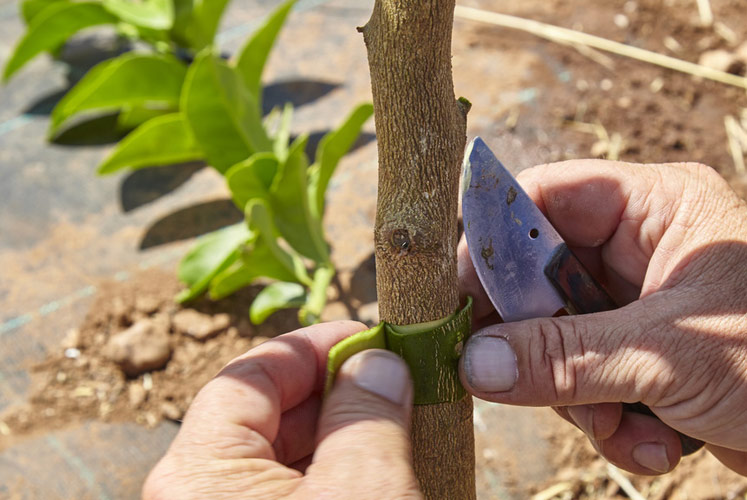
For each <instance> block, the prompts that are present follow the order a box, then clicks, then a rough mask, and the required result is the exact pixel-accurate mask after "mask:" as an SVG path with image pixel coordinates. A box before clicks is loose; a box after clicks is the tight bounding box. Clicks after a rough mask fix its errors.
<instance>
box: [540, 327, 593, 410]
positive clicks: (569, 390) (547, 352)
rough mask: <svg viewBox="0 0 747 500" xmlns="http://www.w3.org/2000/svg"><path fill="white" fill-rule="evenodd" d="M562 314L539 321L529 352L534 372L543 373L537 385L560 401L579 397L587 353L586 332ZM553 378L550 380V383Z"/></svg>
mask: <svg viewBox="0 0 747 500" xmlns="http://www.w3.org/2000/svg"><path fill="white" fill-rule="evenodd" d="M564 323H565V322H564V321H563V320H562V318H555V319H548V320H545V321H540V322H538V323H537V331H536V334H535V335H532V339H533V341H532V342H531V343H530V349H529V356H530V366H531V370H532V376H533V377H534V376H535V375H539V376H540V377H541V379H540V380H535V382H539V383H535V384H534V386H535V387H537V388H538V389H540V390H546V391H551V393H550V394H548V396H549V397H551V398H552V399H553V400H554V401H555V402H556V403H557V404H566V403H570V402H572V401H573V400H574V399H575V396H576V390H577V381H578V370H579V366H580V362H581V361H582V360H583V358H584V356H585V352H584V346H583V341H582V340H581V339H582V336H581V335H580V334H579V332H578V331H577V328H576V327H575V326H574V325H573V323H570V322H568V323H567V324H564ZM548 382H549V384H548Z"/></svg>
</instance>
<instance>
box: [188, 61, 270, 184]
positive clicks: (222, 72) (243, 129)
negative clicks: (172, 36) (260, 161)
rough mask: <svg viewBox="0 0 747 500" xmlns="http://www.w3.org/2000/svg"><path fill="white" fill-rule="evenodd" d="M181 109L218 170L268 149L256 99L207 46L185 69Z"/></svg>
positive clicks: (224, 169)
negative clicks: (186, 70)
mask: <svg viewBox="0 0 747 500" xmlns="http://www.w3.org/2000/svg"><path fill="white" fill-rule="evenodd" d="M181 109H182V110H183V112H184V113H185V114H186V116H187V121H188V123H189V126H190V128H191V129H192V132H193V133H194V136H195V139H196V140H197V143H198V144H199V145H200V147H201V148H202V150H203V151H204V152H205V155H206V157H207V159H208V162H209V163H210V164H211V165H212V166H213V167H215V168H216V169H217V170H218V171H220V172H221V173H225V172H226V171H227V170H228V169H229V168H230V167H232V166H233V165H235V164H237V163H239V162H241V161H243V160H245V159H247V158H248V157H249V156H251V155H252V154H254V153H255V152H261V151H270V150H271V149H272V144H271V143H270V140H269V139H268V138H267V135H266V134H265V131H264V128H263V127H262V119H261V117H260V110H259V108H258V107H257V101H256V100H255V99H254V97H253V96H252V95H251V94H250V93H249V92H248V91H247V90H246V88H245V87H244V85H243V83H242V82H241V78H240V77H239V75H238V74H237V73H236V72H235V71H234V69H233V68H231V67H229V66H228V65H227V64H226V63H225V62H224V61H222V60H221V59H219V58H218V57H216V56H215V55H213V53H212V52H211V51H210V50H205V51H203V52H201V53H200V54H199V55H198V56H197V59H195V62H194V63H193V64H192V65H191V67H190V70H189V71H188V73H187V78H186V81H185V83H184V89H183V91H182V99H181Z"/></svg>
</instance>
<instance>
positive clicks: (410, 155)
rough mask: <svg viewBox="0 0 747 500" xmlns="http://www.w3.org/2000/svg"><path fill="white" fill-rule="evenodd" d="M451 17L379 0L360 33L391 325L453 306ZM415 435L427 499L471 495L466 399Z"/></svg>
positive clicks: (439, 8) (443, 9) (450, 0)
mask: <svg viewBox="0 0 747 500" xmlns="http://www.w3.org/2000/svg"><path fill="white" fill-rule="evenodd" d="M453 12H454V0H430V1H429V0H376V3H375V6H374V11H373V14H372V16H371V19H370V20H369V22H368V23H367V24H366V26H364V27H363V28H361V29H360V30H361V31H362V32H363V35H364V40H365V43H366V47H367V50H368V58H369V66H370V71H371V83H372V88H373V97H374V110H375V120H376V135H377V140H378V152H379V196H378V205H377V213H376V228H375V244H376V275H377V277H376V284H377V290H378V298H379V312H380V316H381V319H382V320H384V321H387V322H390V323H393V324H395V325H407V324H415V323H422V322H426V321H432V320H437V319H441V318H444V317H446V316H448V315H449V314H451V313H453V312H455V311H456V310H457V309H458V307H459V296H458V290H457V269H456V245H457V203H458V192H459V170H460V165H461V159H462V155H463V152H464V145H465V141H466V112H467V110H466V109H465V108H464V106H462V104H461V103H459V102H458V101H456V100H455V98H454V88H453V83H452V76H451V32H452V26H453ZM434 376H435V375H434ZM412 437H413V460H414V464H415V471H416V475H417V477H418V480H419V482H420V485H421V488H422V490H423V492H424V494H425V496H426V498H429V499H439V500H441V499H457V500H462V499H473V498H475V480H474V433H473V427H472V400H471V398H469V397H466V398H464V399H463V400H462V401H460V402H457V403H442V404H437V405H423V406H416V407H415V411H414V415H413V431H412Z"/></svg>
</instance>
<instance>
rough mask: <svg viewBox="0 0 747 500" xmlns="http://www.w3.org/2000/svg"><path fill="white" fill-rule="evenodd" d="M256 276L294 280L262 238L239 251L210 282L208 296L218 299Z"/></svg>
mask: <svg viewBox="0 0 747 500" xmlns="http://www.w3.org/2000/svg"><path fill="white" fill-rule="evenodd" d="M258 278H271V279H274V280H278V281H296V276H295V275H294V274H293V273H292V272H290V271H289V270H288V269H287V268H286V267H285V266H284V265H283V264H282V263H281V262H280V261H279V260H277V259H276V258H275V255H274V254H273V252H272V249H271V248H270V246H269V245H268V244H267V243H266V242H265V240H264V238H262V237H259V238H257V240H256V241H255V242H254V244H252V245H250V246H247V247H245V248H244V249H243V250H242V251H241V255H240V258H239V259H238V260H237V261H235V262H234V263H233V264H231V265H230V266H229V267H228V268H226V269H225V270H223V271H222V272H220V273H219V274H218V275H217V276H216V277H215V278H214V279H213V280H212V281H211V282H210V298H211V299H213V300H219V299H222V298H223V297H227V296H228V295H231V294H232V293H234V292H235V291H237V290H239V289H241V288H243V287H245V286H248V285H250V284H252V283H253V282H254V281H255V280H257V279H258Z"/></svg>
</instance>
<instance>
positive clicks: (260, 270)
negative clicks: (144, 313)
mask: <svg viewBox="0 0 747 500" xmlns="http://www.w3.org/2000/svg"><path fill="white" fill-rule="evenodd" d="M290 113H291V107H290V106H286V108H285V111H284V113H283V117H282V120H281V123H282V125H281V127H280V129H279V131H278V133H277V134H276V135H275V140H274V141H273V146H272V149H271V150H267V151H260V152H256V153H254V154H252V155H251V156H250V157H249V158H248V159H247V160H245V161H242V162H240V163H238V164H236V165H234V166H233V167H231V168H230V169H229V170H228V171H227V172H226V174H225V175H226V181H227V182H228V186H229V189H230V190H231V194H232V197H233V200H234V202H235V203H236V205H237V206H238V207H239V208H240V209H242V210H243V211H244V213H245V216H246V221H245V222H242V223H239V224H236V225H233V226H230V227H228V228H225V229H222V230H220V231H216V232H214V233H211V234H209V235H206V236H204V237H203V238H201V239H200V240H199V241H198V242H197V244H196V245H195V247H194V248H192V250H191V251H190V252H189V253H188V254H187V255H186V256H185V258H184V260H183V261H182V263H181V265H180V268H179V277H180V279H181V280H182V281H183V282H184V283H185V284H186V285H187V286H188V288H187V289H186V290H184V291H183V292H182V293H181V294H180V295H179V296H178V300H180V301H182V302H184V301H188V300H191V299H193V298H195V297H197V296H199V295H201V294H202V293H204V292H205V291H207V292H208V294H209V296H210V298H212V299H214V300H217V299H220V298H223V297H225V296H227V295H230V294H231V293H233V292H235V291H236V290H238V289H240V288H243V287H245V286H248V285H250V284H252V283H255V282H256V281H258V280H260V279H263V278H264V279H270V280H274V281H275V282H274V283H272V284H270V285H268V286H266V287H265V288H264V289H263V290H262V291H261V292H260V293H259V294H258V295H257V297H256V298H255V300H254V302H253V303H252V305H251V308H250V311H249V314H250V318H251V320H252V322H254V323H256V324H259V323H262V322H263V321H264V320H265V319H266V318H267V317H268V316H269V315H270V314H272V313H274V312H275V311H277V310H280V309H285V308H292V307H299V308H300V310H299V321H300V322H301V323H302V324H306V325H308V324H312V323H315V322H317V321H318V320H319V316H320V314H321V312H322V309H323V308H324V306H325V304H326V302H327V287H328V286H329V284H330V282H331V280H332V278H333V277H334V273H335V269H334V266H333V264H332V261H331V259H330V254H329V246H328V244H327V242H326V241H325V238H324V230H323V225H322V217H323V214H324V199H325V193H326V190H327V187H328V185H329V180H330V178H331V177H332V174H333V173H334V171H335V168H336V167H337V164H338V162H339V160H340V158H342V156H343V155H344V154H345V153H346V152H347V151H348V150H349V149H350V147H351V146H352V145H353V143H354V142H355V140H356V139H357V137H358V135H359V132H360V129H361V127H362V125H363V124H364V123H365V122H366V120H367V119H368V118H369V117H370V116H371V114H372V113H373V107H372V106H371V104H363V105H360V106H358V107H357V108H356V109H355V110H354V111H353V112H352V113H351V114H350V115H349V116H348V118H347V119H346V120H345V121H344V122H343V124H342V125H341V126H340V127H339V128H337V129H336V130H334V131H332V132H329V133H328V134H326V135H325V136H324V137H323V138H322V140H321V142H320V143H319V146H318V148H317V151H316V157H315V161H314V163H313V164H312V165H311V166H309V160H308V157H307V155H306V152H305V150H306V144H307V140H308V137H307V136H306V135H302V136H300V137H298V138H296V139H295V140H294V141H293V142H292V144H291V145H290V146H289V147H288V146H287V137H288V132H287V131H288V128H287V127H288V124H289V123H290Z"/></svg>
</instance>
